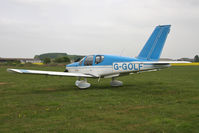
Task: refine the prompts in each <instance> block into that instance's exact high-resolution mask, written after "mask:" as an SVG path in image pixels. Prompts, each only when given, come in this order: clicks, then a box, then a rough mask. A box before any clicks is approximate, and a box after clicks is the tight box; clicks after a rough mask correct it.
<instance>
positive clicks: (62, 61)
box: [54, 56, 70, 63]
mask: <svg viewBox="0 0 199 133" xmlns="http://www.w3.org/2000/svg"><path fill="white" fill-rule="evenodd" d="M54 62H56V63H66V62H70V59H69V58H68V57H67V56H64V57H59V58H55V60H54Z"/></svg>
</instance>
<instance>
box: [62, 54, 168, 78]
mask: <svg viewBox="0 0 199 133" xmlns="http://www.w3.org/2000/svg"><path fill="white" fill-rule="evenodd" d="M87 58H90V59H91V60H89V61H90V63H88V60H86V59H87ZM98 58H101V59H102V60H100V61H97V59H98ZM142 62H143V63H142ZM146 62H147V63H146ZM149 62H152V63H149ZM169 66H170V65H169V64H168V63H164V64H159V65H158V64H157V63H156V64H154V63H153V61H147V60H141V59H137V58H131V57H122V56H114V55H90V56H85V57H84V58H83V59H82V60H81V61H80V62H75V63H72V64H69V65H66V70H68V72H71V73H75V72H76V73H84V74H89V75H93V76H94V77H96V78H97V77H101V78H106V77H117V76H120V75H123V74H128V73H137V72H142V71H147V70H153V69H155V70H157V69H162V68H167V67H169Z"/></svg>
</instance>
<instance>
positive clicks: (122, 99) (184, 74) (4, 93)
mask: <svg viewBox="0 0 199 133" xmlns="http://www.w3.org/2000/svg"><path fill="white" fill-rule="evenodd" d="M19 68H20V67H19ZM21 68H22V67H21ZM23 68H24V67H23ZM25 68H26V69H40V70H57V71H64V66H63V67H45V66H37V67H36V66H35V67H25ZM6 69H7V67H5V66H4V67H0V132H1V133H4V132H6V133H7V132H10V133H13V132H28V133H29V132H37V133H38V132H54V133H55V132H57V133H61V132H63V133H121V132H124V133H131V132H133V133H198V132H199V66H175V67H171V68H169V69H165V70H162V71H158V72H149V73H148V72H146V73H142V74H135V75H130V76H126V77H120V78H119V80H121V81H124V86H123V87H116V88H115V87H110V85H109V82H110V79H102V80H101V81H100V83H97V80H95V79H89V82H90V83H92V87H91V88H89V89H87V90H83V91H82V90H79V89H77V88H76V87H75V85H74V82H75V80H76V78H70V77H46V76H42V75H40V76H38V75H19V74H11V73H8V72H6Z"/></svg>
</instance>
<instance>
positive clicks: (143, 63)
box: [7, 25, 188, 89]
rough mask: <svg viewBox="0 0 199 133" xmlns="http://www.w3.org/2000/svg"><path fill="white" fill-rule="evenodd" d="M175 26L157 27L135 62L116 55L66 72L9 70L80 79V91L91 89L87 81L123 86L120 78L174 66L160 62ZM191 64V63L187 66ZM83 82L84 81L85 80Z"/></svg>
mask: <svg viewBox="0 0 199 133" xmlns="http://www.w3.org/2000/svg"><path fill="white" fill-rule="evenodd" d="M170 27H171V25H159V26H156V28H155V29H154V31H153V33H152V34H151V36H150V37H149V39H148V41H147V42H146V44H145V46H144V47H143V49H142V50H141V52H140V53H139V55H138V56H137V57H135V58H132V57H123V56H114V55H89V56H85V57H84V58H82V59H81V60H80V61H79V62H75V63H72V64H69V65H66V70H65V71H64V72H55V71H39V70H24V69H7V70H8V71H9V72H15V73H21V74H40V75H52V76H72V77H77V78H78V79H77V80H76V82H75V85H76V86H77V87H78V88H80V89H86V88H89V87H90V86H91V84H90V83H88V82H87V78H98V80H100V78H112V81H111V83H110V84H111V86H122V85H123V82H122V81H118V80H116V78H117V77H119V76H122V75H127V74H134V73H140V72H145V71H157V70H160V69H163V68H167V67H169V66H170V63H182V62H175V61H158V60H159V58H160V55H161V53H162V49H163V46H164V44H165V41H166V38H167V35H168V33H169V32H170ZM183 63H188V62H183ZM82 78H83V80H81V79H82Z"/></svg>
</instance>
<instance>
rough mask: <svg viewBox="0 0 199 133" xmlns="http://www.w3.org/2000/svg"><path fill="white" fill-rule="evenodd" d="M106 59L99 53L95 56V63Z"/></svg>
mask: <svg viewBox="0 0 199 133" xmlns="http://www.w3.org/2000/svg"><path fill="white" fill-rule="evenodd" d="M103 60H104V56H102V55H97V56H96V57H95V64H99V63H100V62H102V61H103Z"/></svg>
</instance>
